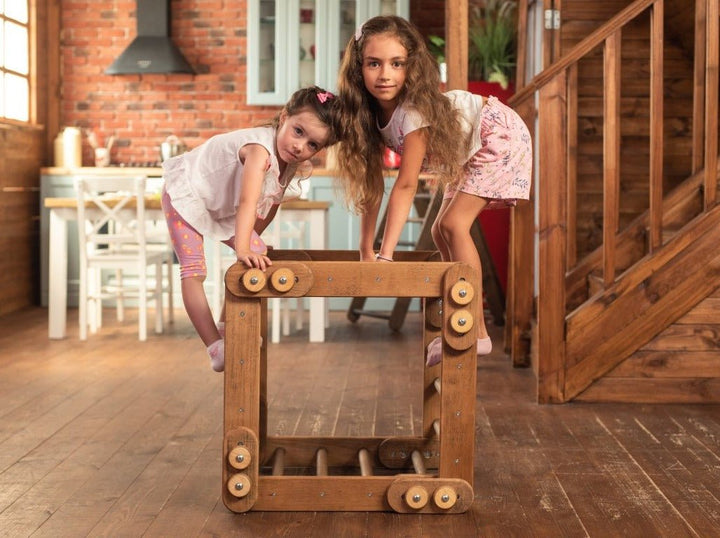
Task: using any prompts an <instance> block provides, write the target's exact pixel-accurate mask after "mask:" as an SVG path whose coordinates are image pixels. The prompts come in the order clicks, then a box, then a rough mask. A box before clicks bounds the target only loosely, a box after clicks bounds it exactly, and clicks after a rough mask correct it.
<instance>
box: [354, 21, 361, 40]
mask: <svg viewBox="0 0 720 538" xmlns="http://www.w3.org/2000/svg"><path fill="white" fill-rule="evenodd" d="M362 29H363V25H362V24H361V25H360V26H358V27H357V30H355V41H360V38H361V37H362Z"/></svg>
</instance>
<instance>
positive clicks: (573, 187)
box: [567, 64, 578, 267]
mask: <svg viewBox="0 0 720 538" xmlns="http://www.w3.org/2000/svg"><path fill="white" fill-rule="evenodd" d="M567 91H568V97H567V100H568V105H567V131H568V132H567V136H568V141H567V144H568V160H567V183H568V186H567V205H568V207H567V222H568V224H567V228H568V238H567V266H568V267H573V266H574V265H575V264H576V263H577V203H578V202H577V182H578V177H577V170H578V167H577V159H578V140H577V138H578V119H577V118H578V69H577V64H573V65H571V66H570V67H569V68H568V90H567Z"/></svg>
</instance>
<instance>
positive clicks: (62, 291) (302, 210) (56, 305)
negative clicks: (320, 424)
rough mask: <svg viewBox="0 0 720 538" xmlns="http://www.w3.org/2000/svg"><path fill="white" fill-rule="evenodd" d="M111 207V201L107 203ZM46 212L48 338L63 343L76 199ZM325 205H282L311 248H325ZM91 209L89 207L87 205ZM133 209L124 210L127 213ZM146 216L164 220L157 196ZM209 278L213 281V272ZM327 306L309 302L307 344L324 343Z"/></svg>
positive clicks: (213, 253)
mask: <svg viewBox="0 0 720 538" xmlns="http://www.w3.org/2000/svg"><path fill="white" fill-rule="evenodd" d="M106 203H107V204H108V205H112V199H108V200H106ZM44 204H45V207H46V208H47V209H48V212H49V224H50V226H49V228H50V230H49V257H48V336H49V338H50V339H53V340H55V339H62V338H65V336H66V334H67V297H68V278H67V275H68V223H69V222H71V221H76V220H77V199H76V198H71V197H62V198H61V197H48V198H45V201H44ZM329 205H330V204H329V203H328V202H315V201H309V200H292V201H288V202H285V203H283V204H282V206H281V211H283V212H284V214H285V216H287V217H291V218H294V219H296V220H306V221H307V222H308V223H309V226H310V245H309V246H310V248H312V249H324V248H326V245H327V210H328V207H329ZM88 207H89V208H91V205H88ZM132 207H133V206H132V205H130V204H128V205H127V206H125V208H127V209H128V210H131V209H132ZM145 215H146V218H147V219H148V220H164V216H163V211H162V207H161V205H160V194H158V193H155V194H151V195H148V196H147V197H146V198H145ZM219 245H220V243H219V242H216V241H213V242H212V244H211V245H208V248H206V255H207V256H208V257H209V258H210V259H209V260H208V261H209V264H208V265H209V266H210V267H219V266H220V265H221V261H220V259H219V258H220V248H219ZM208 276H210V277H211V278H215V277H214V275H212V272H211V271H209V272H208ZM221 284H222V281H220V282H213V288H219V287H220V286H221ZM326 310H327V305H326V299H325V298H324V297H313V298H311V299H310V341H311V342H322V341H324V339H325V326H326V324H327V312H326Z"/></svg>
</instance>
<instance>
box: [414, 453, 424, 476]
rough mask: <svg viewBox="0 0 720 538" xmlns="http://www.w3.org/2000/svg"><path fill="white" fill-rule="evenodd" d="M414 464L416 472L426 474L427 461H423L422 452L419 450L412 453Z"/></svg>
mask: <svg viewBox="0 0 720 538" xmlns="http://www.w3.org/2000/svg"><path fill="white" fill-rule="evenodd" d="M411 457H412V464H413V468H414V469H415V472H416V473H417V474H425V462H424V461H423V457H422V454H420V451H419V450H413V451H412V454H411Z"/></svg>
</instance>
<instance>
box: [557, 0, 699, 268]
mask: <svg viewBox="0 0 720 538" xmlns="http://www.w3.org/2000/svg"><path fill="white" fill-rule="evenodd" d="M630 3H631V0H613V1H608V2H602V3H598V2H596V1H594V0H563V3H562V11H561V20H562V23H561V28H560V33H561V38H560V43H561V54H565V53H567V52H568V51H569V50H570V49H571V48H572V47H573V46H575V45H576V44H577V43H578V42H579V41H580V40H582V39H583V38H584V37H586V36H587V35H588V34H590V33H591V32H592V31H593V30H595V29H596V28H598V27H600V26H601V25H602V24H603V23H605V22H607V20H608V19H609V18H611V17H612V16H613V15H615V14H616V13H617V12H619V11H620V10H622V9H623V8H624V7H626V6H627V5H629V4H630ZM690 11H692V10H690ZM664 53H665V61H664V95H665V97H666V98H665V108H664V113H663V118H664V131H665V159H664V165H663V186H664V189H665V191H666V192H667V191H669V190H670V189H672V188H674V187H675V186H677V185H678V184H680V183H681V182H682V181H683V180H685V179H686V178H687V177H688V176H689V175H690V172H691V166H692V163H691V155H692V149H691V144H692V138H691V132H692V81H693V77H692V68H693V66H692V58H691V57H689V56H688V54H687V53H686V52H685V50H684V49H683V48H682V47H680V46H678V45H676V44H674V43H673V42H670V41H666V47H665V51H664ZM649 56H650V41H649V14H647V13H646V14H644V15H643V16H641V17H640V18H639V20H638V21H637V22H633V23H632V24H631V25H629V26H628V27H627V28H624V29H623V41H622V72H621V137H622V142H621V148H622V155H621V161H620V182H621V195H620V212H621V214H622V215H624V216H625V217H624V218H623V221H625V222H627V221H628V219H629V220H632V216H633V215H637V214H638V213H639V212H641V211H644V210H645V209H647V207H648V205H649V201H648V200H647V199H646V200H645V201H644V202H642V203H638V202H639V200H638V199H637V197H634V196H629V195H628V193H644V194H645V196H646V198H647V190H648V189H647V185H648V175H649V170H650V168H649V136H648V133H649V127H650V122H649V117H648V110H649V108H648V106H647V103H648V100H649V95H650V75H649V73H650V69H649ZM602 62H603V58H602V49H601V48H600V47H598V48H597V49H596V50H595V51H593V54H592V55H591V56H590V57H588V58H585V59H583V60H582V61H581V62H580V63H579V67H578V118H577V122H578V148H577V161H578V170H577V173H578V180H577V190H578V193H579V194H580V199H579V200H578V205H577V228H576V232H577V233H578V236H579V237H578V247H577V255H578V257H580V258H581V257H582V256H584V255H586V254H588V253H589V252H591V251H592V250H594V249H595V248H597V247H598V246H599V245H600V242H601V239H602V234H601V233H599V230H598V231H594V230H593V229H592V228H593V227H594V226H602V218H601V217H598V215H601V213H599V212H598V211H599V208H598V207H597V202H596V200H594V198H593V197H584V196H583V194H584V193H600V192H601V191H602V168H601V167H602V134H603V132H602V113H603V105H602V103H603V101H602V96H603V92H604V91H605V84H604V81H603V78H602V72H603V71H602Z"/></svg>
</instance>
